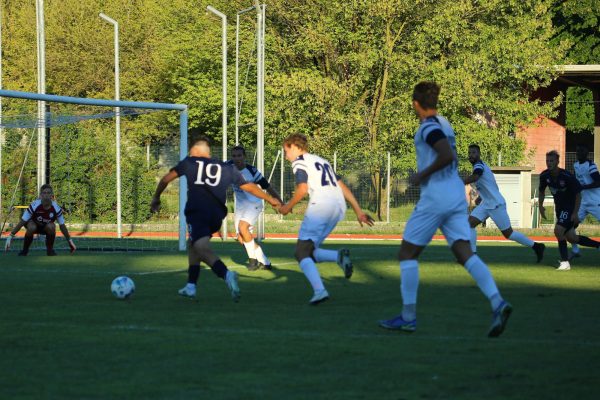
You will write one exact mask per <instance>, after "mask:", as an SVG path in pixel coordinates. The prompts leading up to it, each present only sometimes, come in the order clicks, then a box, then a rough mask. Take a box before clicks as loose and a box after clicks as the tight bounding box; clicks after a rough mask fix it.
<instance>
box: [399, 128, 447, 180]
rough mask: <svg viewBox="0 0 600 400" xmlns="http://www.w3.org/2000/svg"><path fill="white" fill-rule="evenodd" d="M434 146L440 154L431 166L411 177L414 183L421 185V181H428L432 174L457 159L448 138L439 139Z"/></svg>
mask: <svg viewBox="0 0 600 400" xmlns="http://www.w3.org/2000/svg"><path fill="white" fill-rule="evenodd" d="M433 148H434V150H435V151H436V152H437V153H438V156H437V157H436V159H435V161H434V162H433V163H431V165H430V166H429V167H427V168H425V169H424V170H422V171H419V172H417V173H416V174H414V175H412V176H411V177H410V178H409V181H410V183H412V184H413V185H419V184H420V183H421V182H424V181H426V180H427V178H429V176H430V175H431V174H433V173H434V172H436V171H439V170H440V169H442V168H444V167H446V166H447V165H449V164H450V163H451V162H452V161H454V160H455V155H454V151H453V150H452V147H451V146H450V142H448V139H440V140H438V141H437V142H435V143H434V145H433Z"/></svg>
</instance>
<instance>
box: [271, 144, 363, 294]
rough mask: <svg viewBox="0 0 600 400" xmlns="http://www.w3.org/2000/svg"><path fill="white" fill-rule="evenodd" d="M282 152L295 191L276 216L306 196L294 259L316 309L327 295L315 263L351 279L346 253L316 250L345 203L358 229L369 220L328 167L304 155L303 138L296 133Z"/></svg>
mask: <svg viewBox="0 0 600 400" xmlns="http://www.w3.org/2000/svg"><path fill="white" fill-rule="evenodd" d="M283 149H284V150H285V158H286V159H287V160H288V161H290V162H291V163H292V170H293V172H294V176H295V177H296V189H295V191H294V196H293V197H292V198H291V199H290V201H288V202H287V204H284V205H283V206H281V207H280V208H279V212H280V213H281V214H283V215H286V214H288V213H289V212H290V211H292V208H293V207H294V206H295V205H296V204H298V202H299V201H300V200H302V199H303V198H304V196H306V194H307V193H308V195H309V201H308V203H309V204H308V207H307V208H306V212H305V214H304V219H303V220H302V225H301V226H300V232H299V233H298V242H297V243H296V251H295V254H294V255H295V256H296V260H298V263H299V264H300V268H301V269H302V272H304V275H305V276H306V278H307V279H308V281H309V282H310V284H311V286H312V288H313V291H314V294H313V296H312V298H311V299H310V302H309V303H310V304H312V305H316V304H319V303H320V302H323V301H325V300H327V299H329V293H328V292H327V290H326V289H325V286H324V285H323V281H322V280H321V276H320V275H319V270H318V269H317V266H316V264H315V263H319V262H325V261H331V262H334V261H335V262H337V263H338V265H339V266H340V268H341V269H342V271H344V276H345V277H346V278H348V279H350V277H351V276H352V261H351V260H350V252H349V251H348V250H347V249H341V250H339V251H335V250H326V249H322V248H320V246H321V244H322V243H323V241H324V240H325V238H327V236H328V235H329V234H330V233H331V231H333V229H334V228H335V226H336V225H337V223H338V222H339V221H341V220H342V219H344V215H345V214H346V200H347V201H348V203H350V205H351V206H352V209H353V210H354V212H355V213H356V218H357V219H358V222H359V223H360V224H361V226H362V224H363V223H365V224H367V225H373V218H371V216H369V215H367V214H365V213H364V212H363V211H362V209H361V208H360V206H359V205H358V202H357V201H356V198H355V197H354V195H353V194H352V192H351V191H350V189H349V188H348V187H347V186H346V185H345V184H344V182H342V181H341V180H340V178H339V176H336V174H335V172H334V171H333V168H332V167H331V164H329V162H328V161H327V160H325V159H323V158H321V157H319V156H316V155H314V154H310V153H308V140H307V139H306V136H304V135H301V134H298V133H296V134H292V135H290V136H288V137H287V138H286V139H285V141H284V142H283Z"/></svg>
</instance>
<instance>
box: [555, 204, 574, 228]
mask: <svg viewBox="0 0 600 400" xmlns="http://www.w3.org/2000/svg"><path fill="white" fill-rule="evenodd" d="M572 215H573V209H572V208H568V209H565V208H558V207H557V208H556V225H560V226H562V227H563V228H565V232H566V231H568V230H569V229H571V228H577V225H573V221H571V216H572Z"/></svg>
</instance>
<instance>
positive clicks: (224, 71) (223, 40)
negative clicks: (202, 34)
mask: <svg viewBox="0 0 600 400" xmlns="http://www.w3.org/2000/svg"><path fill="white" fill-rule="evenodd" d="M206 9H207V10H208V11H210V12H211V13H213V14H215V15H216V16H218V17H219V18H221V53H222V54H221V57H222V67H221V74H222V81H223V83H222V84H223V117H222V125H223V161H225V160H227V16H226V15H225V14H223V13H222V12H221V11H219V10H217V9H216V8H214V7H212V6H207V7H206ZM225 219H226V220H225V223H224V224H223V240H225V239H227V216H226V217H225Z"/></svg>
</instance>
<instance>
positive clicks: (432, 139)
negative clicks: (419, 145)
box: [422, 121, 446, 147]
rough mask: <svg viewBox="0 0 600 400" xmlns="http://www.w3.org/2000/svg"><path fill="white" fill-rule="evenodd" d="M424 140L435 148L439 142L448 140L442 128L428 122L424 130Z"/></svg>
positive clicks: (424, 125)
mask: <svg viewBox="0 0 600 400" xmlns="http://www.w3.org/2000/svg"><path fill="white" fill-rule="evenodd" d="M422 135H423V140H424V141H425V142H426V143H427V144H428V145H429V146H431V147H433V146H434V145H435V144H436V143H437V142H438V141H439V140H442V139H446V135H445V134H444V132H443V131H442V127H441V126H440V124H439V123H437V122H435V121H427V122H425V123H424V124H423V128H422Z"/></svg>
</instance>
